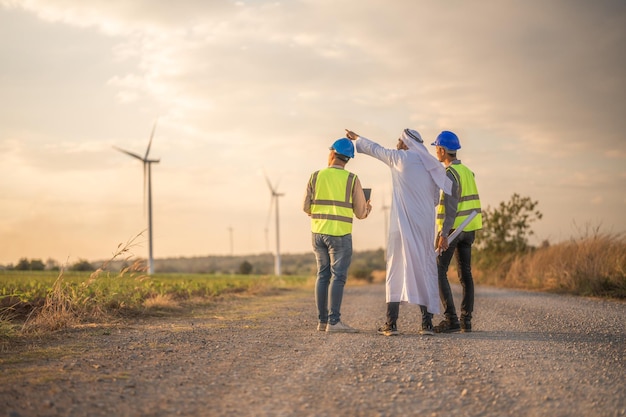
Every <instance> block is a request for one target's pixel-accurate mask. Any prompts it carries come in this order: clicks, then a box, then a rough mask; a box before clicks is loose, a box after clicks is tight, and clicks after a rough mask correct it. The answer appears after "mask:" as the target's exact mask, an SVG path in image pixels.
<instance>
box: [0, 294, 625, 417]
mask: <svg viewBox="0 0 626 417" xmlns="http://www.w3.org/2000/svg"><path fill="white" fill-rule="evenodd" d="M458 290H459V289H458V288H455V291H457V292H456V293H455V300H458V299H459V298H458V297H459V294H458ZM384 308H385V306H384V287H383V286H382V285H381V284H376V285H366V286H348V287H347V288H346V292H345V296H344V302H343V319H344V320H345V321H346V322H347V323H349V324H350V325H352V326H354V327H357V328H359V329H360V330H361V332H360V333H358V334H326V333H324V332H318V331H316V319H315V314H316V313H315V307H314V303H313V294H312V290H311V289H306V290H289V291H284V292H282V293H280V294H276V295H272V296H264V297H255V298H247V299H234V300H229V301H223V302H217V303H215V304H213V305H211V306H209V307H202V308H198V309H196V310H194V311H192V312H190V314H189V315H185V316H184V317H181V316H178V317H173V318H172V317H169V318H151V319H147V320H134V321H129V322H125V323H118V324H115V325H112V326H91V327H84V328H80V329H73V330H71V331H67V332H63V333H60V334H56V335H53V336H51V337H47V338H46V339H45V340H39V341H31V342H30V343H29V344H27V345H20V346H15V347H13V348H12V349H11V350H9V351H4V352H2V353H1V354H0V370H1V373H0V417H1V416H4V415H6V416H11V417H20V416H112V415H115V416H155V417H156V416H172V415H182V416H231V415H237V416H292V415H293V416H309V415H310V416H377V415H380V416H384V415H393V414H400V413H403V414H406V415H428V416H448V415H455V416H518V415H526V416H570V415H585V416H592V417H593V416H624V415H626V388H625V385H624V382H623V375H625V374H626V372H625V371H626V369H625V368H626V365H625V361H624V359H625V358H624V353H625V351H626V321H624V320H623V317H624V316H625V314H626V304H625V303H623V302H612V301H603V300H592V299H586V298H578V297H568V296H558V295H550V294H541V293H532V292H524V291H510V290H499V289H493V288H489V287H478V288H477V296H476V312H475V319H474V328H475V331H474V332H472V333H467V334H461V333H456V334H449V335H436V336H434V337H427V336H420V335H419V334H418V331H419V323H420V321H421V318H420V317H421V316H420V313H419V308H417V307H416V306H412V305H402V306H401V309H400V320H399V329H400V330H401V332H402V335H401V336H399V337H384V336H379V335H377V334H376V332H375V329H376V327H377V326H378V325H380V324H381V322H382V321H383V319H384ZM3 413H4V414H3Z"/></svg>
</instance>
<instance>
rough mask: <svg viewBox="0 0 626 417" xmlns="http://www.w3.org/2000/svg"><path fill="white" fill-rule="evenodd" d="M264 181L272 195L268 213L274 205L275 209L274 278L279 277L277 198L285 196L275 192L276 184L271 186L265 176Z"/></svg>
mask: <svg viewBox="0 0 626 417" xmlns="http://www.w3.org/2000/svg"><path fill="white" fill-rule="evenodd" d="M265 180H266V181H267V185H268V187H269V188H270V191H271V193H272V199H271V201H270V213H271V211H272V205H274V204H275V208H276V256H275V258H274V274H275V275H276V276H280V228H279V216H278V198H279V197H282V196H283V195H285V194H283V193H279V192H278V191H277V188H278V184H276V186H273V185H272V183H271V182H270V180H269V178H267V175H266V176H265ZM268 215H269V213H268ZM268 223H269V217H268ZM265 233H266V234H267V226H266V228H265Z"/></svg>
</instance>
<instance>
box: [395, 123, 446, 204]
mask: <svg viewBox="0 0 626 417" xmlns="http://www.w3.org/2000/svg"><path fill="white" fill-rule="evenodd" d="M400 139H401V140H402V142H404V144H405V145H406V146H407V147H408V148H409V150H411V151H416V152H417V154H418V155H419V156H420V159H421V160H422V163H423V164H424V166H425V167H426V170H427V171H428V173H429V174H430V176H431V178H432V179H433V181H434V182H435V184H437V187H439V188H441V189H442V190H443V192H444V193H446V194H450V193H451V192H452V181H450V178H448V177H447V176H446V169H445V168H444V167H443V165H441V162H439V161H438V160H437V158H435V157H434V156H432V155H431V154H430V153H428V150H427V149H426V147H425V146H424V140H423V139H422V135H420V134H419V132H418V131H417V130H412V129H404V131H403V132H402V135H401V136H400Z"/></svg>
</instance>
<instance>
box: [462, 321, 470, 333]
mask: <svg viewBox="0 0 626 417" xmlns="http://www.w3.org/2000/svg"><path fill="white" fill-rule="evenodd" d="M471 331H472V319H467V318H465V319H461V332H462V333H469V332H471Z"/></svg>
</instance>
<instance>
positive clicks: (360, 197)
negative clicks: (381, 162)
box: [303, 138, 372, 333]
mask: <svg viewBox="0 0 626 417" xmlns="http://www.w3.org/2000/svg"><path fill="white" fill-rule="evenodd" d="M329 149H330V154H329V155H328V167H327V168H324V169H321V170H319V171H315V172H314V173H313V174H311V177H310V178H309V182H308V184H307V187H306V196H305V198H304V206H303V209H304V212H305V213H307V214H308V215H309V216H310V217H311V232H312V234H313V236H312V242H313V251H314V253H315V258H316V261H317V281H316V282H315V302H316V304H317V312H318V324H317V330H319V331H326V332H331V333H332V332H343V333H356V332H357V331H358V330H356V329H354V328H352V327H350V326H348V325H347V324H345V323H344V322H342V321H341V301H342V299H343V288H344V286H345V284H346V279H347V278H348V268H349V267H350V262H351V261H352V216H353V214H354V216H356V217H357V218H358V219H364V218H366V217H367V216H368V215H369V213H370V211H371V210H372V206H371V204H370V202H369V200H368V201H366V200H365V194H364V193H363V188H361V182H360V181H359V178H358V177H357V176H356V175H355V174H353V173H351V172H349V171H347V170H345V169H344V167H345V166H346V164H347V163H348V161H349V160H350V158H354V145H353V144H352V142H351V141H350V140H349V139H347V138H341V139H338V140H336V141H335V143H333V145H332V146H331V147H330V148H329ZM329 289H330V291H329Z"/></svg>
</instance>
